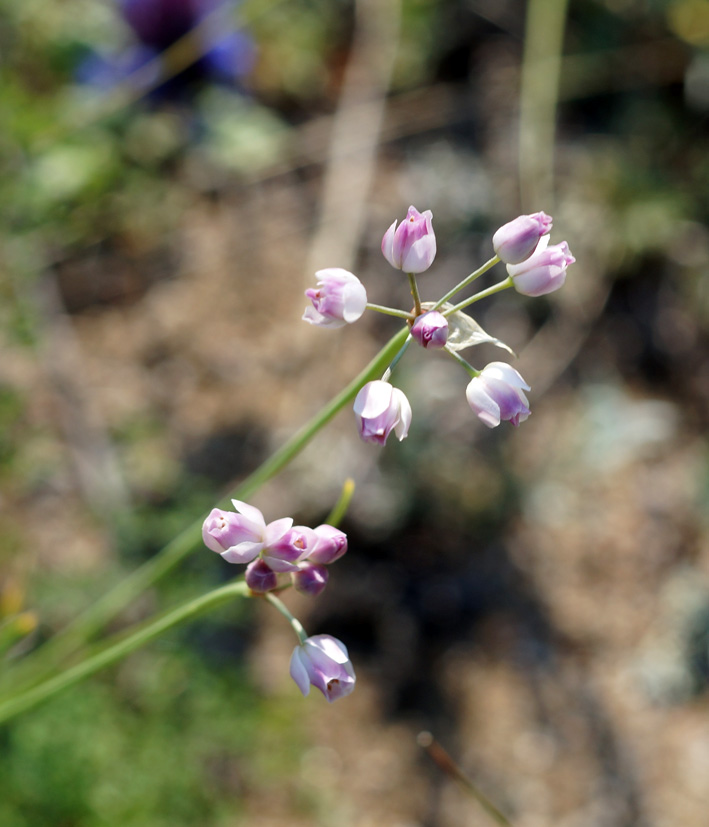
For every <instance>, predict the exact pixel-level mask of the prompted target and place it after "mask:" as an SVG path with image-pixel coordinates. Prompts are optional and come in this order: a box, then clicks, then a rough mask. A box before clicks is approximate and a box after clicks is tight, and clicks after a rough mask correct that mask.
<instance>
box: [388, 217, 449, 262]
mask: <svg viewBox="0 0 709 827" xmlns="http://www.w3.org/2000/svg"><path fill="white" fill-rule="evenodd" d="M432 219H433V213H432V212H431V210H426V212H423V213H420V212H419V211H418V210H417V209H416V207H409V211H408V213H407V214H406V218H405V219H404V220H403V221H402V222H401V224H400V225H399V227H398V228H397V226H396V221H395V222H394V223H393V224H392V225H391V227H389V229H388V230H387V231H386V232H385V233H384V238H383V239H382V253H383V254H384V258H385V259H386V260H387V261H388V262H389V264H391V266H392V267H396V269H397V270H403V271H404V272H405V273H423V272H424V270H428V268H429V267H430V266H431V264H433V259H434V258H435V257H436V236H435V235H434V232H433V225H432V224H431V221H432Z"/></svg>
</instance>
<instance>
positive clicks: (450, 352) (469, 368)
mask: <svg viewBox="0 0 709 827" xmlns="http://www.w3.org/2000/svg"><path fill="white" fill-rule="evenodd" d="M444 350H445V352H446V353H447V354H448V355H449V356H452V357H453V358H454V359H455V360H456V362H458V363H459V364H460V365H462V366H463V368H464V369H465V372H466V373H467V374H468V375H469V376H471V377H472V378H473V379H474V378H475V377H476V376H480V371H479V370H476V369H475V368H474V367H473V366H472V365H471V364H470V362H467V361H466V360H465V359H463V357H462V356H461V355H460V354H459V353H457V352H456V351H455V350H451V348H449V347H446V348H444Z"/></svg>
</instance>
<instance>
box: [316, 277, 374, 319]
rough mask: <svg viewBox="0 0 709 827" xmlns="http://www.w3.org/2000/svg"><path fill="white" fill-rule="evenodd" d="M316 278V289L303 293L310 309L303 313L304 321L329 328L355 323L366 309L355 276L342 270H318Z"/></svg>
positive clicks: (364, 295)
mask: <svg viewBox="0 0 709 827" xmlns="http://www.w3.org/2000/svg"><path fill="white" fill-rule="evenodd" d="M315 276H316V278H317V280H318V286H317V287H316V288H314V287H310V288H308V289H307V290H306V291H305V295H306V296H307V297H308V298H309V299H310V301H311V302H312V303H313V306H312V307H307V308H306V309H305V312H304V313H303V319H304V320H305V321H306V322H309V323H310V324H314V325H318V326H319V327H332V328H334V327H342V326H343V325H345V324H352V322H356V321H357V319H359V317H360V316H361V315H362V313H364V311H365V308H366V307H367V291H366V290H365V289H364V285H363V284H362V282H361V281H360V280H359V279H358V278H357V276H355V275H354V273H350V272H349V270H343V269H342V268H341V267H330V268H328V269H327V270H318V271H317V273H316V274H315Z"/></svg>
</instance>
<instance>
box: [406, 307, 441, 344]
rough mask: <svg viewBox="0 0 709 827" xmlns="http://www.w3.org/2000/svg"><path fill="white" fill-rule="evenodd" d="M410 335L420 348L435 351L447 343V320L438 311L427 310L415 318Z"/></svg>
mask: <svg viewBox="0 0 709 827" xmlns="http://www.w3.org/2000/svg"><path fill="white" fill-rule="evenodd" d="M411 335H412V336H413V337H414V339H416V341H417V342H418V343H419V344H420V345H421V347H426V348H431V350H437V349H439V348H442V347H445V344H446V342H447V341H448V319H446V317H445V316H444V315H443V314H442V313H439V312H438V310H429V312H428V313H423V314H422V315H421V316H417V318H416V321H415V322H414V323H413V325H412V327H411Z"/></svg>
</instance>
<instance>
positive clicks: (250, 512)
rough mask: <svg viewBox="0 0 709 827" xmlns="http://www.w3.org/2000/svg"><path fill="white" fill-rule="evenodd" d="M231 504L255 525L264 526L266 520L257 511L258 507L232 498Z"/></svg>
mask: <svg viewBox="0 0 709 827" xmlns="http://www.w3.org/2000/svg"><path fill="white" fill-rule="evenodd" d="M231 503H232V505H233V506H234V508H235V509H236V511H238V512H239V514H243V516H244V517H246V519H247V520H250V521H251V522H252V523H254V524H255V525H258V526H261V527H262V528H266V520H265V519H264V516H263V514H262V513H261V512H260V511H259V509H258V508H256V506H254V505H249V504H248V503H245V502H242V501H241V500H232V501H231Z"/></svg>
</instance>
